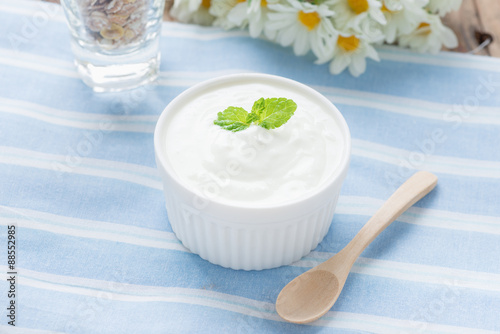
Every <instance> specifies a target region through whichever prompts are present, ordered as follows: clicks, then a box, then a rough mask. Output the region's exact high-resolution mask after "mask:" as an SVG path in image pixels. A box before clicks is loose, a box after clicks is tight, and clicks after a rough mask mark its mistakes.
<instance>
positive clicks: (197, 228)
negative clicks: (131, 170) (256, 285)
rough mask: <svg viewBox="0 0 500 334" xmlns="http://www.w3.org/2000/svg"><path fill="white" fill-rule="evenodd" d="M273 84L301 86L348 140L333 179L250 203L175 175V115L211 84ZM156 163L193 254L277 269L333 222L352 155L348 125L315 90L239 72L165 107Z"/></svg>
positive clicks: (176, 224) (173, 218)
mask: <svg viewBox="0 0 500 334" xmlns="http://www.w3.org/2000/svg"><path fill="white" fill-rule="evenodd" d="M242 80H243V81H244V82H249V83H251V82H252V83H253V82H255V83H269V84H275V85H279V86H280V87H282V88H283V87H286V88H290V89H293V90H297V89H298V90H300V92H301V93H303V94H305V95H307V96H308V97H309V98H310V99H314V101H315V103H317V104H320V105H321V106H322V108H324V110H328V111H329V112H330V113H331V115H332V116H333V118H334V119H335V120H336V122H337V124H338V126H339V128H340V131H341V134H340V136H342V137H343V142H344V145H345V147H344V150H343V152H342V156H341V158H340V163H339V165H338V167H337V168H336V169H335V171H334V172H333V173H332V174H331V175H330V177H329V178H327V180H326V181H325V182H324V184H322V185H321V186H320V187H319V188H318V189H317V190H316V191H314V192H313V193H310V194H309V195H308V196H307V197H303V198H300V199H298V200H294V201H290V202H286V203H283V204H279V205H269V206H260V207H251V206H250V205H232V204H227V203H223V202H222V201H217V200H213V199H211V200H210V204H209V205H200V203H203V202H206V201H208V200H207V199H204V198H200V196H199V195H197V194H196V193H195V191H194V190H193V189H191V187H189V186H188V185H187V184H185V182H183V181H182V180H181V179H180V178H179V177H177V176H176V174H175V172H174V171H173V169H172V166H171V165H170V164H169V160H168V158H167V150H166V149H165V142H166V139H165V138H166V132H167V125H168V121H169V119H171V117H170V116H171V115H172V113H176V112H178V111H179V110H180V109H181V107H182V106H183V105H184V104H185V103H187V102H188V101H190V100H192V99H193V97H196V96H199V95H200V94H204V92H206V90H207V88H210V89H212V88H213V87H214V86H217V85H226V84H228V83H229V84H230V83H233V82H234V83H236V82H240V83H241V82H242ZM154 146H155V156H156V164H157V166H158V170H159V172H160V175H161V178H162V180H163V188H164V194H165V200H166V208H167V214H168V219H169V220H170V224H171V226H172V230H173V231H174V232H175V234H176V236H177V237H178V238H179V240H180V241H181V242H182V243H183V244H184V246H186V247H187V248H188V249H189V250H191V251H192V252H193V253H196V254H198V255H200V256H201V257H202V258H203V259H205V260H208V261H210V262H212V263H215V264H218V265H221V266H223V267H228V268H233V269H245V270H260V269H268V268H275V267H279V266H282V265H287V264H290V263H292V262H295V261H298V260H299V259H301V258H302V257H303V256H305V255H307V254H308V253H309V252H310V251H311V250H312V249H314V248H315V247H316V246H317V245H318V244H319V243H320V242H321V240H322V239H323V238H324V236H325V235H326V233H327V232H328V229H329V227H330V225H331V222H332V218H333V214H334V211H335V207H336V204H337V199H338V196H339V193H340V188H341V186H342V182H343V181H344V178H345V176H346V174H347V169H348V166H349V160H350V153H351V138H350V133H349V128H348V127H347V124H346V122H345V120H344V118H343V117H342V115H341V113H340V112H339V111H338V109H337V108H336V107H335V106H334V105H333V104H332V103H331V102H330V101H329V100H328V99H326V98H325V97H324V96H323V95H321V94H320V93H318V92H317V91H315V90H314V89H312V88H310V87H308V86H306V85H303V84H301V83H298V82H296V81H293V80H290V79H286V78H282V77H278V76H272V75H266V74H255V73H252V74H236V75H228V76H223V77H219V78H216V79H212V80H208V81H205V82H203V83H200V84H197V85H195V86H193V87H191V88H189V89H187V90H186V91H185V92H183V93H182V94H180V95H179V96H177V97H176V98H175V99H174V100H172V102H170V104H169V105H168V106H167V107H166V108H165V110H164V111H163V113H162V114H161V116H160V118H159V119H158V123H157V125H156V129H155V135H154Z"/></svg>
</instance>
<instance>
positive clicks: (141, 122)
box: [0, 97, 158, 133]
mask: <svg viewBox="0 0 500 334" xmlns="http://www.w3.org/2000/svg"><path fill="white" fill-rule="evenodd" d="M0 112H5V113H11V114H15V115H22V116H25V117H30V118H33V119H36V120H39V121H43V122H46V123H50V124H55V125H60V126H69V127H74V128H80V129H89V130H102V129H106V130H105V131H127V132H145V133H153V132H154V129H155V125H156V121H157V120H158V116H157V115H151V116H147V115H146V116H131V115H112V114H90V113H82V112H75V111H66V110H60V109H56V108H50V107H46V106H43V105H40V104H36V103H31V102H26V101H22V100H13V99H7V98H2V97H0Z"/></svg>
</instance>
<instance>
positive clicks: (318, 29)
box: [267, 0, 337, 58]
mask: <svg viewBox="0 0 500 334" xmlns="http://www.w3.org/2000/svg"><path fill="white" fill-rule="evenodd" d="M268 7H269V9H270V10H272V11H271V12H269V13H268V14H267V17H268V22H267V26H268V28H269V30H270V32H273V31H275V32H276V38H275V40H276V42H278V43H279V44H281V45H282V46H290V45H293V51H294V52H295V54H296V55H305V54H306V53H307V52H308V51H309V50H312V51H313V53H314V54H315V55H316V57H318V58H324V57H325V56H326V54H328V53H329V50H330V49H331V46H330V45H328V43H327V40H330V39H331V38H332V36H336V35H337V32H336V30H335V29H334V28H333V25H332V22H331V21H330V19H329V18H330V17H331V16H332V15H334V12H332V11H331V10H329V9H328V6H326V5H324V4H322V5H313V4H311V3H308V2H299V1H297V0H288V5H282V4H273V5H271V4H270V5H268Z"/></svg>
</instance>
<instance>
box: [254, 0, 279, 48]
mask: <svg viewBox="0 0 500 334" xmlns="http://www.w3.org/2000/svg"><path fill="white" fill-rule="evenodd" d="M278 1H279V0H250V2H249V7H248V11H247V14H248V31H249V32H250V36H252V37H253V38H257V37H259V36H260V35H261V34H262V32H264V35H265V36H266V38H267V39H269V40H273V39H274V38H275V36H276V31H275V30H270V29H269V28H268V27H267V22H268V20H267V14H268V13H269V8H268V5H273V4H276V3H278Z"/></svg>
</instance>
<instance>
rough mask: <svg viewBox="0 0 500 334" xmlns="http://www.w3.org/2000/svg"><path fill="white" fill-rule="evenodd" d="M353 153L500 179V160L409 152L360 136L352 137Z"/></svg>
mask: <svg viewBox="0 0 500 334" xmlns="http://www.w3.org/2000/svg"><path fill="white" fill-rule="evenodd" d="M352 154H353V155H355V156H358V157H363V158H367V159H373V160H376V161H380V162H385V163H388V164H391V165H395V166H400V167H401V168H405V169H406V168H409V169H411V170H415V171H416V170H420V169H423V170H427V171H429V172H434V173H442V174H451V175H460V176H470V177H481V178H493V179H498V178H500V161H487V160H475V159H464V158H456V157H451V156H442V155H431V154H429V155H426V154H424V153H423V152H421V151H420V150H415V151H408V150H404V149H400V148H396V147H392V146H387V145H383V144H378V143H374V142H369V141H366V140H361V139H352Z"/></svg>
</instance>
